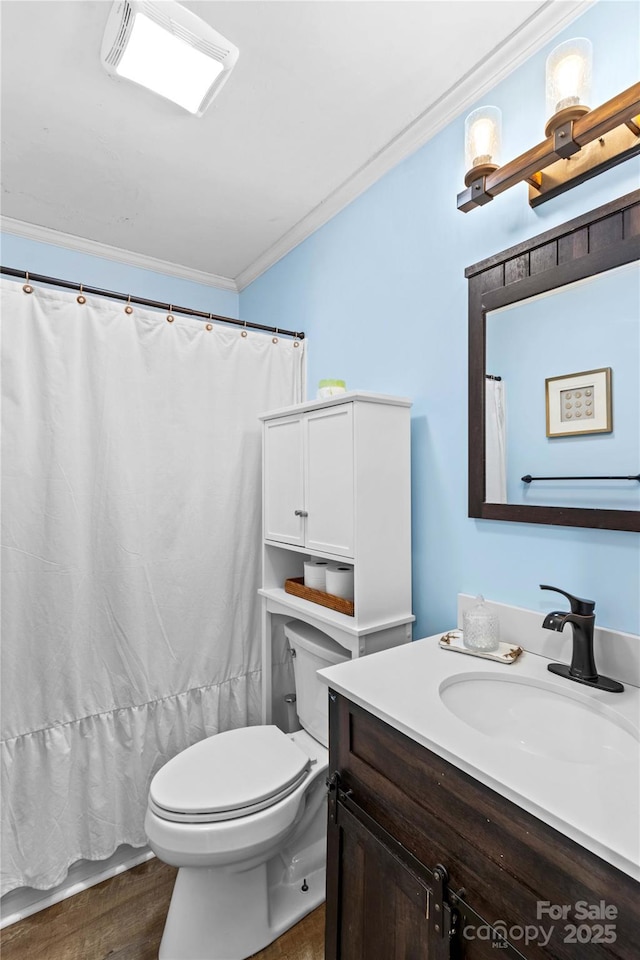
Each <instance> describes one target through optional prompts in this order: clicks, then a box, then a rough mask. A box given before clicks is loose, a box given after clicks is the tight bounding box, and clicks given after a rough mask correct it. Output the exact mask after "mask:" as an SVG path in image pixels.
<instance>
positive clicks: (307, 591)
mask: <svg viewBox="0 0 640 960" xmlns="http://www.w3.org/2000/svg"><path fill="white" fill-rule="evenodd" d="M284 591H285V593H291V594H293V596H294V597H302V599H303V600H309V601H310V602H311V603H319V604H320V606H322V607H329V609H330V610H335V611H336V612H337V613H344V614H346V616H347V617H353V616H355V606H354V603H353V600H344V599H343V598H342V597H334V595H333V594H332V593H325V592H324V591H323V590H314V589H313V588H312V587H305V585H304V577H292V578H291V579H290V580H285V582H284Z"/></svg>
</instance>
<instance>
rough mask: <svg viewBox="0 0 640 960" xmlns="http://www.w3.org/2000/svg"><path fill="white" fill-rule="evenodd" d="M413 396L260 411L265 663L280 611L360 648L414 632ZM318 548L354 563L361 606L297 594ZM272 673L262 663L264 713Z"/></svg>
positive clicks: (361, 395)
mask: <svg viewBox="0 0 640 960" xmlns="http://www.w3.org/2000/svg"><path fill="white" fill-rule="evenodd" d="M410 410H411V401H409V400H406V399H404V398H398V397H390V396H384V395H380V394H374V393H365V392H353V393H346V394H342V395H340V396H337V397H333V398H331V399H330V400H322V401H310V402H307V403H302V404H298V405H296V406H292V407H287V408H285V409H281V410H274V411H270V412H268V413H265V414H263V415H262V416H261V418H260V419H261V420H262V424H263V579H262V588H261V589H260V591H259V592H260V595H261V597H262V604H263V608H262V609H263V624H262V638H263V663H265V664H268V663H270V662H271V637H272V620H273V618H274V617H275V616H284V617H290V618H293V617H295V618H297V619H300V620H304V621H305V622H307V623H311V624H312V625H313V626H316V627H317V628H318V629H319V630H322V631H323V632H325V633H327V634H328V635H329V636H330V637H332V638H333V639H334V640H336V641H337V642H338V643H340V644H342V645H343V646H344V647H345V648H346V649H347V650H348V651H349V652H350V653H351V655H352V656H353V657H358V656H362V655H364V654H366V653H370V652H372V651H375V650H378V649H383V648H386V647H390V646H395V645H397V644H400V643H406V642H408V641H409V640H410V639H411V624H412V622H413V620H414V617H413V615H412V613H411V426H410ZM309 556H315V557H321V558H325V559H327V560H329V561H337V562H340V563H344V564H347V565H350V566H353V571H354V607H355V615H354V616H347V615H346V614H343V613H339V612H337V611H334V610H331V609H329V608H328V607H323V606H320V605H319V604H316V603H311V602H310V601H308V600H306V599H303V598H300V597H297V596H293V595H292V594H289V593H286V592H285V589H284V583H285V580H287V579H290V578H295V577H301V576H303V574H304V561H305V559H307V558H308V557H309ZM270 703H271V677H270V674H269V671H268V670H263V704H264V708H263V719H264V720H265V722H266V721H268V719H269V718H270Z"/></svg>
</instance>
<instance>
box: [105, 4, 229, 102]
mask: <svg viewBox="0 0 640 960" xmlns="http://www.w3.org/2000/svg"><path fill="white" fill-rule="evenodd" d="M223 69H224V67H223V65H222V64H221V63H219V62H218V61H217V60H213V59H212V58H211V57H207V56H206V55H205V54H204V53H202V52H201V51H200V50H198V49H196V48H195V47H193V46H192V45H191V44H189V43H186V42H185V41H183V40H181V39H180V37H178V36H176V35H175V34H172V33H169V32H168V31H167V30H164V29H163V28H162V27H161V26H159V25H158V24H157V23H154V22H153V21H152V20H150V19H149V18H148V17H145V16H144V14H142V13H137V14H136V16H135V21H134V25H133V30H132V31H131V36H130V37H129V42H128V44H127V48H126V50H125V51H124V54H123V55H122V59H121V60H120V62H119V64H118V66H117V73H118V74H119V75H120V76H121V77H126V78H127V79H128V80H133V81H134V82H135V83H140V84H142V85H143V86H145V87H148V88H149V89H150V90H153V91H154V92H155V93H159V94H160V95H161V96H163V97H166V98H167V99H168V100H173V101H174V103H178V104H179V105H180V106H181V107H184V108H185V110H189V111H190V112H191V113H197V112H198V109H199V107H200V104H201V102H202V99H203V97H204V96H205V94H206V93H207V91H208V90H209V88H210V87H211V85H212V83H213V82H214V80H215V79H216V77H217V76H218V75H219V74H220V73H222V71H223Z"/></svg>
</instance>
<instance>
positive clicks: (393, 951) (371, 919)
mask: <svg viewBox="0 0 640 960" xmlns="http://www.w3.org/2000/svg"><path fill="white" fill-rule="evenodd" d="M333 809H334V810H335V820H333V821H332V819H331V817H330V819H329V829H328V859H327V920H326V922H327V928H326V948H325V949H326V957H327V960H374V958H376V960H377V958H380V960H451V940H450V938H449V937H448V936H445V937H443V936H438V935H437V934H435V933H434V931H433V929H432V926H431V925H430V923H429V917H428V914H429V911H430V908H432V906H433V898H432V893H431V891H430V889H429V887H428V885H427V884H426V883H425V881H424V879H423V878H421V877H419V876H418V875H417V874H416V873H414V872H413V871H412V870H411V869H410V868H409V866H408V865H407V864H406V863H404V862H403V861H402V860H401V859H400V858H399V857H398V856H396V855H395V853H394V851H393V850H391V849H390V848H389V847H388V846H387V845H386V844H385V843H384V842H383V841H382V840H381V838H380V837H378V836H376V835H375V833H373V832H372V831H371V830H370V829H368V828H367V826H366V825H365V824H364V823H362V822H361V821H360V819H359V818H358V817H356V816H354V815H353V814H351V813H350V811H349V810H347V809H346V808H345V807H344V806H342V804H341V803H340V802H338V803H337V804H335V806H334V807H333ZM337 904H339V907H338V909H337V910H336V909H335V906H336V905H337Z"/></svg>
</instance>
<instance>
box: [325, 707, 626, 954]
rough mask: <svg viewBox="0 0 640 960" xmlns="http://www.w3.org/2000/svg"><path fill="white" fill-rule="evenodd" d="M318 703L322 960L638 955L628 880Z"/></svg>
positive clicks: (340, 710)
mask: <svg viewBox="0 0 640 960" xmlns="http://www.w3.org/2000/svg"><path fill="white" fill-rule="evenodd" d="M329 700H330V744H329V751H330V760H329V774H330V781H329V782H330V788H329V829H328V862H327V921H326V922H327V927H326V960H414V958H415V960H418V958H420V960H448V958H459V960H484V958H488V957H492V958H494V960H495V957H496V956H500V957H513V958H517V957H525V958H527V960H529V958H535V957H539V956H540V955H541V953H544V955H545V956H546V957H549V958H550V960H556V958H557V960H585V958H587V960H604V958H607V960H612V958H620V960H638V957H639V956H640V884H639V883H638V882H636V881H635V880H634V879H633V878H632V877H630V876H628V875H627V874H626V873H623V872H622V871H620V870H618V869H616V868H615V867H613V866H611V865H610V864H608V863H607V862H605V861H604V860H602V859H601V858H600V857H598V856H595V855H594V854H593V853H591V852H589V851H588V850H586V849H585V848H584V847H582V846H580V845H579V844H578V843H576V842H574V841H573V840H570V839H568V838H567V837H565V836H564V835H562V834H561V833H559V832H558V831H557V830H554V829H553V828H551V827H550V826H548V825H546V824H545V823H543V822H542V821H540V820H538V819H537V818H536V817H535V816H533V815H531V814H530V813H528V812H527V811H525V810H523V809H521V808H520V807H519V806H517V805H516V804H514V803H512V802H510V801H509V800H506V799H504V797H502V796H500V794H499V793H497V792H494V791H493V790H491V789H489V788H488V787H487V786H485V785H484V784H482V783H480V782H479V781H477V780H475V779H474V778H473V777H471V776H469V775H467V774H466V773H464V772H462V771H461V770H459V769H458V768H457V767H456V766H454V765H452V764H451V763H449V762H447V761H445V760H443V759H441V758H440V757H438V756H436V755H435V754H434V753H432V752H431V751H430V750H428V749H426V748H425V747H424V746H422V745H420V744H418V743H416V742H415V741H414V740H412V739H410V738H409V737H407V736H405V735H404V734H402V733H400V732H398V731H397V730H395V729H394V728H392V727H391V726H389V725H388V724H387V723H385V722H383V721H382V720H380V719H378V718H377V717H374V716H373V715H372V714H370V713H369V712H368V711H367V710H364V709H363V708H361V707H359V706H357V705H356V704H354V703H352V702H351V701H350V700H348V699H346V698H345V697H344V696H342V695H340V694H338V693H336V692H334V691H333V690H330V693H329ZM443 868H444V869H443ZM594 910H595V912H596V913H597V914H598V916H594V915H593V911H594ZM562 914H564V916H562ZM559 915H560V916H559ZM551 928H553V930H552V932H550V931H551ZM501 933H502V935H503V936H501V935H500V934H501ZM505 934H506V935H507V937H509V939H504V935H505ZM527 940H528V942H527ZM496 951H499V952H496Z"/></svg>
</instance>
